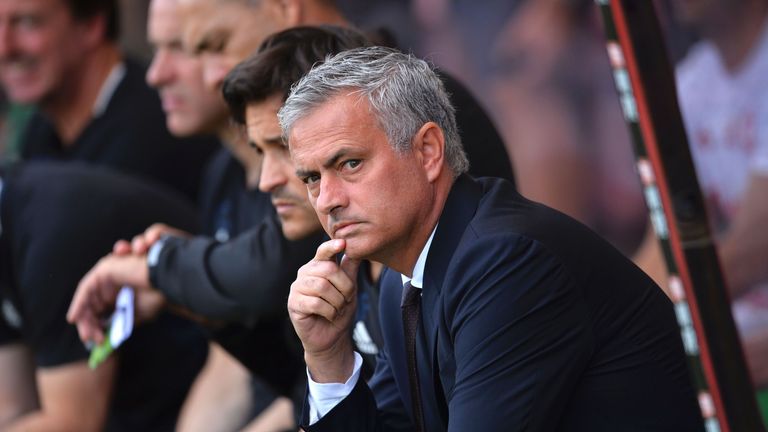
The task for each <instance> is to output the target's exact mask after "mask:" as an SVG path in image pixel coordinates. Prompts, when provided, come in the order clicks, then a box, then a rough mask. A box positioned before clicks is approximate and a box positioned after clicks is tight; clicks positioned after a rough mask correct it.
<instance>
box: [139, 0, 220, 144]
mask: <svg viewBox="0 0 768 432" xmlns="http://www.w3.org/2000/svg"><path fill="white" fill-rule="evenodd" d="M147 28H148V30H147V31H148V38H149V42H150V44H152V46H153V47H154V48H155V55H154V57H153V59H152V64H151V65H150V67H149V70H148V71H147V82H148V83H149V85H151V86H152V87H155V88H156V89H157V90H158V91H159V93H160V98H161V99H162V103H163V111H165V114H166V123H167V126H168V130H170V131H171V133H173V134H174V135H176V136H188V135H195V134H203V133H214V132H217V131H219V130H220V129H221V128H224V127H227V118H228V111H227V107H226V104H225V103H224V99H223V98H222V97H221V96H220V95H219V93H218V92H217V91H215V90H213V89H211V88H208V87H206V86H205V84H204V82H203V63H202V60H201V59H200V58H198V57H196V56H194V55H191V54H190V53H189V52H187V51H185V50H184V47H183V45H182V29H183V22H182V15H181V10H180V7H179V4H178V2H177V0H152V3H151V4H150V8H149V21H148V25H147Z"/></svg>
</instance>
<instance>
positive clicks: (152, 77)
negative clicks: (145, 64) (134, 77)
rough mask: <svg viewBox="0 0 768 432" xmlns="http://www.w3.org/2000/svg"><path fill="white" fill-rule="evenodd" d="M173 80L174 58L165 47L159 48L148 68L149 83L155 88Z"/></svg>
mask: <svg viewBox="0 0 768 432" xmlns="http://www.w3.org/2000/svg"><path fill="white" fill-rule="evenodd" d="M172 80H173V59H172V58H171V53H170V52H168V50H165V49H159V50H157V52H156V53H155V56H154V57H152V63H151V64H150V65H149V69H147V84H149V85H150V86H152V87H155V88H161V87H163V86H165V85H167V84H169V83H170V82H171V81H172Z"/></svg>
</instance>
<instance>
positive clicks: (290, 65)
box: [222, 25, 371, 124]
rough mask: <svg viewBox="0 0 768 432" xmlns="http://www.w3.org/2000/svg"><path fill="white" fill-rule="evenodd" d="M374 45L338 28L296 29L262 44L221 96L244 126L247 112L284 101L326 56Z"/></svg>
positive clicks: (230, 76)
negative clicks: (272, 101)
mask: <svg viewBox="0 0 768 432" xmlns="http://www.w3.org/2000/svg"><path fill="white" fill-rule="evenodd" d="M365 46H371V43H370V41H369V40H368V39H367V38H366V37H365V36H364V35H363V34H362V33H360V32H358V31H356V30H353V29H350V28H344V27H338V26H329V25H325V26H318V27H309V26H302V27H294V28H290V29H288V30H284V31H281V32H279V33H275V34H274V35H272V36H270V37H268V38H267V39H266V40H264V42H262V44H261V46H260V47H259V49H258V50H257V51H256V53H255V54H252V55H251V56H249V57H248V58H247V59H246V60H244V61H243V62H242V63H240V64H238V65H237V66H235V68H234V69H232V71H230V72H229V74H228V75H227V77H226V78H225V79H224V84H223V86H222V93H223V94H224V100H225V101H226V102H227V105H229V110H230V112H231V114H232V118H233V119H234V120H235V122H237V123H240V124H245V109H246V107H247V106H248V105H249V104H252V103H256V102H261V101H264V100H266V99H267V98H269V97H271V96H272V95H275V94H281V95H282V96H283V100H285V99H286V98H287V97H288V94H289V93H290V91H291V86H292V85H293V83H294V82H296V81H298V80H299V78H301V77H302V76H304V75H305V74H306V73H307V72H309V70H310V69H312V66H313V65H314V64H316V63H318V62H322V61H323V60H325V58H326V57H329V56H331V55H334V54H338V53H340V52H342V51H346V50H348V49H352V48H359V47H365Z"/></svg>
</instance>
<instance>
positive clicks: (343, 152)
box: [296, 148, 350, 178]
mask: <svg viewBox="0 0 768 432" xmlns="http://www.w3.org/2000/svg"><path fill="white" fill-rule="evenodd" d="M349 152H350V149H347V148H341V149H339V150H338V151H337V152H336V153H334V154H333V156H331V157H329V158H328V159H327V160H326V161H325V162H324V163H323V168H325V169H328V168H331V167H333V166H334V165H336V163H337V162H338V161H339V159H341V158H343V157H344V156H346V155H347V154H348V153H349ZM316 174H317V171H313V170H303V169H297V170H296V175H297V176H299V177H300V178H305V177H309V176H311V175H316Z"/></svg>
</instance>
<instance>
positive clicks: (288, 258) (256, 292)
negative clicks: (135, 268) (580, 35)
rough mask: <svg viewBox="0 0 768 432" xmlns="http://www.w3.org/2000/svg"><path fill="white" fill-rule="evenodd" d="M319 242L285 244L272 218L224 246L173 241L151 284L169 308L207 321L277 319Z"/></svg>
mask: <svg viewBox="0 0 768 432" xmlns="http://www.w3.org/2000/svg"><path fill="white" fill-rule="evenodd" d="M322 236H323V234H322V232H318V233H316V234H314V235H311V236H309V237H308V238H305V239H302V240H298V241H288V240H286V239H285V237H283V234H282V228H281V226H280V223H279V221H278V220H277V218H276V217H272V216H270V217H267V218H265V220H264V221H263V222H262V223H260V224H259V225H258V226H256V227H254V228H252V229H250V230H248V231H247V232H245V233H243V234H241V235H239V236H237V237H236V238H235V239H233V240H231V241H228V242H225V243H220V242H217V241H215V240H213V239H211V238H206V237H195V238H192V239H182V238H174V237H171V238H168V239H167V240H166V242H165V243H164V244H163V246H162V248H161V249H160V253H159V254H158V257H157V263H156V264H154V265H153V266H152V270H151V277H152V282H153V285H155V286H156V287H157V288H158V289H159V290H161V291H162V292H163V293H164V294H165V295H166V296H167V298H168V300H169V301H170V302H171V303H174V304H177V305H180V306H182V307H184V308H186V309H188V310H190V311H191V312H193V313H196V314H199V315H202V316H204V317H206V318H209V319H216V320H227V321H238V322H242V323H252V322H255V321H256V320H259V319H263V318H267V319H271V318H277V317H280V316H283V314H284V313H285V302H286V299H287V297H288V287H289V286H290V284H291V282H293V280H294V278H295V277H296V270H297V269H298V268H299V267H301V266H302V265H303V264H304V263H306V262H308V261H309V260H310V259H312V256H313V255H314V253H315V249H316V248H317V245H318V244H320V242H321V241H322Z"/></svg>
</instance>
